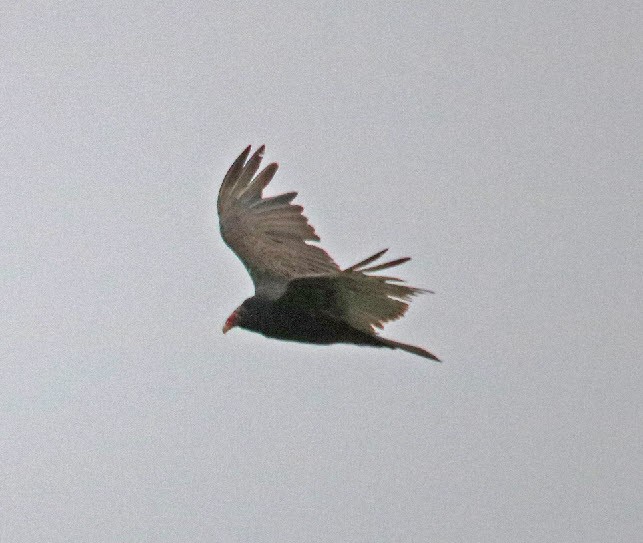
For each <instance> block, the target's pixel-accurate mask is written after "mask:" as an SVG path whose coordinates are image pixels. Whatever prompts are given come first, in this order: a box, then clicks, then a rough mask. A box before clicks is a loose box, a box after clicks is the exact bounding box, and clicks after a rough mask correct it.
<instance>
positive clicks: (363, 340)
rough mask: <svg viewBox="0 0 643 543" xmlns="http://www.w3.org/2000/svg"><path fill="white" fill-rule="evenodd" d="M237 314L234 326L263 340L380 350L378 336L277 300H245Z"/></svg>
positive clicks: (254, 297) (254, 298) (255, 298)
mask: <svg viewBox="0 0 643 543" xmlns="http://www.w3.org/2000/svg"><path fill="white" fill-rule="evenodd" d="M237 311H238V312H239V314H238V318H239V320H238V321H237V326H239V327H241V328H245V329H246V330H251V331H253V332H258V333H260V334H262V335H264V336H266V337H271V338H275V339H283V340H286V341H298V342H302V343H316V344H318V345H330V344H332V343H354V344H357V345H373V346H380V347H382V346H383V345H382V344H381V343H379V342H378V341H377V340H378V339H379V338H378V337H377V336H373V335H371V334H367V333H365V332H361V331H360V330H356V329H355V328H352V327H351V326H349V325H347V324H346V323H344V322H342V321H339V320H337V319H333V318H331V317H327V316H325V315H323V314H321V313H319V312H316V311H312V310H308V309H302V308H299V307H295V306H293V305H292V304H288V303H284V302H283V301H281V302H280V300H277V301H274V302H273V301H271V300H269V299H267V298H261V297H258V296H253V297H252V298H248V299H247V300H245V301H244V302H243V303H242V304H241V306H240V307H239V308H238V309H237Z"/></svg>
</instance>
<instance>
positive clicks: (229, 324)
mask: <svg viewBox="0 0 643 543" xmlns="http://www.w3.org/2000/svg"><path fill="white" fill-rule="evenodd" d="M240 309H241V307H237V309H235V310H234V311H233V312H232V313H230V316H229V317H228V318H227V319H226V321H225V324H224V325H223V333H224V334H225V333H227V332H228V331H229V330H230V329H232V328H234V327H235V326H239V318H240V315H241V311H240Z"/></svg>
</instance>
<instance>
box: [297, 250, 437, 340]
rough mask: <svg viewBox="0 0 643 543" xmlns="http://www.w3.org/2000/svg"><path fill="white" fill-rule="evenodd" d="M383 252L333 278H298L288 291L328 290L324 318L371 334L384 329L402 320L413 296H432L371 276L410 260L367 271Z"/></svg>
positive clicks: (390, 263)
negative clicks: (386, 324)
mask: <svg viewBox="0 0 643 543" xmlns="http://www.w3.org/2000/svg"><path fill="white" fill-rule="evenodd" d="M385 252H386V249H385V250H383V251H380V252H379V253H376V254H375V255H373V256H371V257H369V258H367V259H366V260H364V261H362V262H359V263H358V264H355V265H353V266H351V267H350V268H347V269H346V270H344V271H342V272H339V273H336V274H333V275H332V276H324V277H311V278H300V279H298V280H296V281H293V282H292V283H291V286H290V287H289V289H297V290H299V289H303V291H304V292H305V291H306V290H307V289H308V290H311V291H312V290H315V289H327V290H328V291H330V292H331V293H332V297H331V299H330V301H329V302H327V303H324V304H322V306H323V307H320V310H321V311H322V312H323V313H324V314H326V315H327V316H329V317H332V318H334V319H337V320H342V321H344V322H347V323H348V324H350V325H351V326H352V327H354V328H356V329H358V330H361V331H363V332H367V333H369V334H373V333H375V332H376V329H377V328H380V329H381V328H383V326H384V324H385V323H387V322H390V321H393V320H396V319H399V318H400V317H402V316H403V315H404V314H405V313H406V311H407V309H408V307H409V304H408V302H409V301H410V300H411V298H412V297H413V296H415V295H416V294H420V293H422V292H431V291H428V290H424V289H420V288H415V287H409V286H407V285H404V284H402V283H403V281H402V280H401V279H398V278H397V277H389V276H380V275H371V274H372V273H373V272H376V271H380V270H385V269H388V268H392V267H394V266H398V265H400V264H403V263H404V262H407V261H408V260H410V259H409V258H400V259H397V260H392V261H390V262H385V263H383V264H378V265H375V266H371V267H367V265H368V264H370V263H372V262H373V261H375V260H377V259H378V258H380V257H381V256H382V255H383V254H384V253H385ZM316 298H317V299H320V297H316Z"/></svg>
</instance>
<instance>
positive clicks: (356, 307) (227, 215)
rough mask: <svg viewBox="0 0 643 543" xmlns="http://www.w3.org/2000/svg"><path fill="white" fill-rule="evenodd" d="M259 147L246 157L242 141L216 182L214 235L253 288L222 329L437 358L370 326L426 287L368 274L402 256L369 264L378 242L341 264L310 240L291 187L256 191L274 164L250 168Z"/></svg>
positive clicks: (401, 309)
mask: <svg viewBox="0 0 643 543" xmlns="http://www.w3.org/2000/svg"><path fill="white" fill-rule="evenodd" d="M264 149H265V147H264V146H261V147H260V148H259V149H258V150H257V151H256V152H255V153H254V154H253V155H252V156H251V157H250V159H248V156H249V154H250V146H248V147H246V148H245V150H244V151H243V152H242V153H241V154H240V155H239V157H238V158H237V159H236V160H235V161H234V163H233V164H232V166H230V169H229V170H228V173H226V175H225V177H224V179H223V183H222V184H221V188H220V189H219V198H218V201H217V209H218V212H219V226H220V228H221V235H222V237H223V239H224V241H225V242H226V243H227V244H228V246H229V247H230V248H231V249H232V250H233V251H234V252H235V253H236V255H237V256H238V257H239V259H240V260H241V262H243V264H244V265H245V267H246V268H247V269H248V272H249V273H250V276H251V277H252V281H253V282H254V285H255V295H254V296H252V297H251V298H248V299H247V300H245V301H244V302H243V303H242V304H241V305H240V306H239V307H237V309H235V310H234V311H233V312H232V314H231V315H230V316H229V317H228V319H227V320H226V322H225V325H224V326H223V333H224V334H225V333H226V332H227V331H228V330H230V329H231V328H233V327H235V326H238V327H240V328H245V329H246V330H251V331H253V332H259V333H260V334H263V335H264V336H267V337H271V338H276V339H284V340H289V341H299V342H304V343H316V344H322V345H328V344H331V343H352V344H356V345H370V346H373V347H388V348H389V349H402V350H404V351H407V352H409V353H413V354H416V355H419V356H423V357H424V358H430V359H432V360H438V361H439V359H438V358H437V357H436V356H435V355H433V354H431V353H430V352H429V351H427V350H425V349H422V348H421V347H416V346H414V345H408V344H406V343H400V342H398V341H394V340H392V339H387V338H383V337H381V336H379V335H377V333H376V331H375V328H382V326H383V324H384V323H385V322H388V321H392V320H395V319H398V318H399V317H401V316H402V315H404V313H405V312H406V310H407V308H408V304H407V303H406V302H407V301H409V300H410V298H411V296H413V295H415V294H419V293H421V292H430V291H426V290H423V289H419V288H413V287H409V286H406V285H403V284H401V283H402V281H401V280H400V279H397V278H395V277H387V276H380V275H371V274H372V273H373V272H377V271H380V270H386V269H388V268H392V267H393V266H397V265H399V264H402V263H404V262H407V261H408V260H410V259H409V258H398V259H397V260H392V261H389V262H385V263H383V264H375V265H372V264H373V263H374V262H375V261H376V260H377V259H378V258H380V257H381V256H382V255H383V254H384V253H385V252H386V249H385V250H383V251H380V252H379V253H376V254H374V255H373V256H370V257H369V258H367V259H365V260H362V261H361V262H358V263H357V264H354V265H353V266H351V267H350V268H346V269H345V270H341V269H340V268H339V266H338V265H337V264H336V263H335V261H334V260H333V259H332V258H331V257H330V256H329V255H328V253H327V252H326V251H324V250H323V249H321V248H320V247H318V246H317V245H313V244H311V243H310V242H312V241H319V237H318V236H317V235H316V234H315V230H314V228H313V227H312V226H311V225H310V224H309V223H308V220H307V219H306V217H305V216H304V215H303V214H302V212H303V208H302V207H301V206H299V205H295V204H293V203H292V201H293V199H294V198H295V196H297V193H296V192H288V193H286V194H280V195H278V196H271V197H264V196H263V195H262V193H263V189H264V188H265V187H266V186H267V185H268V183H270V181H271V179H272V178H273V176H274V175H275V173H276V171H277V168H278V165H277V164H276V163H272V164H268V166H266V167H265V168H264V169H263V170H262V171H261V172H260V173H259V174H258V175H255V174H257V171H258V170H259V166H260V164H261V159H262V158H263V153H264Z"/></svg>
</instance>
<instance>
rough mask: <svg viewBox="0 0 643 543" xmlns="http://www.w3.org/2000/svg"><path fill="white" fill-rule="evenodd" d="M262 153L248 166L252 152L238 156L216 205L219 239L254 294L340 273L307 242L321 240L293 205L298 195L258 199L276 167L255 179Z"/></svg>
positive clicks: (328, 257)
mask: <svg viewBox="0 0 643 543" xmlns="http://www.w3.org/2000/svg"><path fill="white" fill-rule="evenodd" d="M263 151H264V147H263V146H262V147H260V148H259V149H258V150H257V151H256V152H255V153H254V154H253V155H252V157H250V159H249V160H248V161H247V162H246V159H247V158H248V155H249V153H250V147H247V148H246V149H245V150H244V152H243V153H241V155H240V156H239V157H238V158H237V160H236V161H235V162H234V163H233V164H232V166H231V167H230V169H229V170H228V173H227V174H226V176H225V178H224V180H223V183H222V184H221V189H220V190H219V198H218V204H217V207H218V211H219V223H220V227H221V235H222V236H223V239H224V240H225V242H226V243H227V244H228V245H229V246H230V248H231V249H232V250H233V251H234V252H235V253H236V255H237V256H238V257H239V258H240V259H241V261H242V262H243V263H244V265H245V266H246V268H247V269H248V272H249V273H250V276H251V277H252V280H253V282H254V284H255V290H256V291H257V292H261V291H262V290H274V287H275V285H279V284H282V285H283V286H284V287H285V284H286V283H287V282H288V281H289V280H290V279H293V278H296V277H302V276H309V275H322V274H329V273H333V272H336V271H339V267H338V266H337V264H336V263H335V262H334V261H333V259H332V258H331V257H330V256H329V255H328V253H326V251H324V250H323V249H322V248H320V247H318V246H316V245H312V244H310V243H308V242H314V241H319V237H318V236H317V234H316V233H315V230H314V228H313V227H312V226H311V225H310V224H309V223H308V220H307V219H306V217H305V216H304V215H303V213H302V212H303V208H302V207H301V206H299V205H294V204H292V200H293V199H294V198H295V196H296V195H297V193H296V192H289V193H286V194H280V195H278V196H273V197H269V198H264V197H263V196H262V193H263V189H264V188H265V187H266V186H267V185H268V183H270V181H271V180H272V178H273V176H274V175H275V173H276V171H277V167H278V166H277V164H275V163H272V164H269V165H268V166H266V167H265V168H264V169H263V170H262V171H261V173H259V174H258V175H256V176H255V174H256V173H257V171H258V169H259V166H260V164H261V159H262V157H263Z"/></svg>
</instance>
